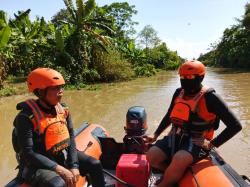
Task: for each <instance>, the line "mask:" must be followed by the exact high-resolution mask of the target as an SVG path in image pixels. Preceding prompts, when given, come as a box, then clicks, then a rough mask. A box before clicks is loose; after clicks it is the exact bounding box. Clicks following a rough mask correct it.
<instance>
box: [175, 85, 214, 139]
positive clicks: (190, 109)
mask: <svg viewBox="0 0 250 187" xmlns="http://www.w3.org/2000/svg"><path fill="white" fill-rule="evenodd" d="M209 90H210V91H211V89H210V88H208V87H206V86H203V87H202V89H201V90H200V92H198V93H197V94H196V95H195V96H193V97H190V98H185V96H184V90H183V89H182V90H181V92H180V94H179V95H178V96H177V98H176V99H175V101H174V107H173V110H172V111H171V114H170V120H171V122H172V124H174V125H176V126H178V127H180V128H186V129H190V131H200V132H202V133H203V136H204V137H205V138H206V139H209V140H211V139H212V138H213V135H214V129H213V125H214V123H215V121H216V119H217V116H216V115H215V114H213V113H210V112H208V109H207V106H206V101H205V97H204V94H205V93H206V92H208V91H209ZM191 115H193V116H196V117H198V120H197V119H195V118H193V119H192V117H191Z"/></svg>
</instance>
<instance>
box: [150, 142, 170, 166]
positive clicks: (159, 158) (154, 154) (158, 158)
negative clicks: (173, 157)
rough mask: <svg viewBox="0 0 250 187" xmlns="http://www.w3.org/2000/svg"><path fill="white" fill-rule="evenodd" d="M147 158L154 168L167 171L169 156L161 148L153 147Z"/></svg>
mask: <svg viewBox="0 0 250 187" xmlns="http://www.w3.org/2000/svg"><path fill="white" fill-rule="evenodd" d="M146 156H147V160H148V161H149V163H150V165H151V166H152V167H154V168H157V169H160V170H161V171H165V169H166V168H167V163H166V162H165V161H166V160H167V156H166V154H165V153H164V152H163V151H162V150H161V149H160V148H158V147H157V146H153V147H151V148H150V149H149V151H148V152H147V155H146Z"/></svg>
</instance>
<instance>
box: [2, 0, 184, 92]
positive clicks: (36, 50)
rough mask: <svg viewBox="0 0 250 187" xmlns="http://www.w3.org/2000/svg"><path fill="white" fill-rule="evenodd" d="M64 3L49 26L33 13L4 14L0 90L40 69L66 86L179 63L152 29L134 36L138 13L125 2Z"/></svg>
mask: <svg viewBox="0 0 250 187" xmlns="http://www.w3.org/2000/svg"><path fill="white" fill-rule="evenodd" d="M64 3H65V9H62V10H60V11H59V12H57V13H56V14H55V15H54V16H53V17H52V19H51V21H46V20H44V18H39V17H37V18H36V19H35V20H31V19H30V17H29V14H30V12H31V10H30V9H28V10H26V11H19V12H17V13H16V14H14V18H12V19H9V18H8V16H7V14H6V13H5V12H4V11H0V88H1V87H3V81H4V80H5V79H6V77H8V76H22V77H25V76H27V74H28V73H29V72H30V71H31V70H33V69H34V68H37V67H51V68H55V69H57V70H58V71H60V72H61V73H62V74H63V75H64V77H65V79H66V81H67V82H68V83H71V84H82V83H87V82H102V81H105V82H109V81H117V80H128V79H131V78H133V77H135V76H150V75H152V74H154V73H155V72H156V68H161V69H174V68H176V67H177V66H178V65H179V64H180V63H181V61H182V59H181V58H180V57H179V56H178V55H177V53H176V52H173V51H170V50H169V49H168V48H167V46H166V44H165V43H161V41H160V39H159V38H158V37H157V33H156V31H155V30H154V29H153V28H152V27H151V26H145V28H144V29H143V30H142V31H141V32H140V33H139V35H138V36H136V32H135V29H134V25H136V24H137V22H135V21H133V20H132V17H133V15H135V14H136V13H137V11H136V9H135V7H134V6H131V5H129V4H128V3H127V2H123V3H118V2H117V3H112V4H110V5H105V6H102V7H98V6H97V5H96V3H95V0H88V1H83V0H75V2H72V0H64ZM135 38H140V39H138V40H136V39H135ZM145 42H146V46H144V47H143V45H144V44H145ZM137 44H138V45H137ZM140 44H141V45H140Z"/></svg>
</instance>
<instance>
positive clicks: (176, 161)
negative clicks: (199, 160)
mask: <svg viewBox="0 0 250 187" xmlns="http://www.w3.org/2000/svg"><path fill="white" fill-rule="evenodd" d="M192 162H193V157H192V155H191V154H190V153H189V152H187V151H184V150H180V151H178V152H176V153H175V155H174V157H173V159H172V161H171V163H170V165H169V167H168V168H167V169H166V171H165V173H164V178H163V180H162V182H161V183H160V184H159V185H158V186H157V187H171V186H172V185H173V184H175V183H176V182H178V181H179V180H180V179H181V177H182V176H183V174H184V172H185V170H186V169H187V167H188V166H189V165H191V164H192Z"/></svg>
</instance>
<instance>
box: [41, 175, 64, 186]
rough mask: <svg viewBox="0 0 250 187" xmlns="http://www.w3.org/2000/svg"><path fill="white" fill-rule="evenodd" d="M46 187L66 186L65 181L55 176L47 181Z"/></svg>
mask: <svg viewBox="0 0 250 187" xmlns="http://www.w3.org/2000/svg"><path fill="white" fill-rule="evenodd" d="M46 186H47V187H66V184H65V181H64V180H63V179H62V178H61V177H59V176H57V177H53V178H52V179H51V180H49V181H48V182H47V184H46Z"/></svg>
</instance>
